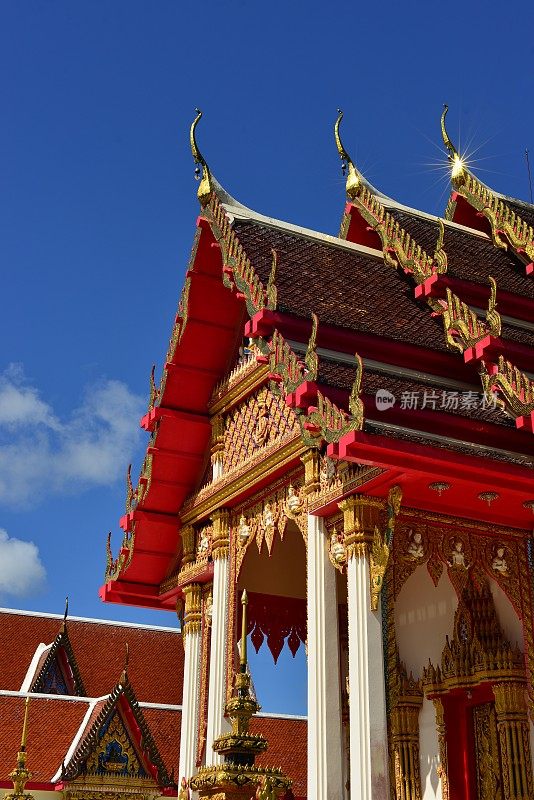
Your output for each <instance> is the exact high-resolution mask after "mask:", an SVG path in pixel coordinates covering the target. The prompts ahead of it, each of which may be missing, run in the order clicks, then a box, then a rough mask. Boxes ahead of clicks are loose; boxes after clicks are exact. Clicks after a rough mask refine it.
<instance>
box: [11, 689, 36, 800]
mask: <svg viewBox="0 0 534 800" xmlns="http://www.w3.org/2000/svg"><path fill="white" fill-rule="evenodd" d="M29 706H30V698H29V697H27V698H26V700H25V701H24V722H23V724H22V737H21V742H20V749H19V752H18V754H17V765H16V767H15V769H14V770H13V771H12V772H10V773H9V779H10V780H12V781H13V791H12V792H6V794H5V795H4V800H34V798H33V795H31V794H29V793H28V792H25V791H24V789H25V787H26V784H27V782H28V781H29V780H30V778H31V776H32V774H31V772H30V771H29V770H28V769H27V767H26V755H27V753H26V739H27V735H28V710H29Z"/></svg>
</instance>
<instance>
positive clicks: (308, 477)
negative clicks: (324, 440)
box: [300, 447, 321, 495]
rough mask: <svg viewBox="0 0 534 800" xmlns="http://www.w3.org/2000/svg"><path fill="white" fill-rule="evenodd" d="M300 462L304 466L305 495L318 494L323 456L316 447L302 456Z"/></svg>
mask: <svg viewBox="0 0 534 800" xmlns="http://www.w3.org/2000/svg"><path fill="white" fill-rule="evenodd" d="M300 460H301V461H302V463H303V465H304V487H303V492H304V494H305V495H308V494H313V492H317V491H318V490H319V487H320V485H321V481H320V478H319V475H320V470H321V455H320V453H319V450H318V449H317V448H316V447H310V448H309V449H308V450H306V452H305V453H303V455H301V457H300Z"/></svg>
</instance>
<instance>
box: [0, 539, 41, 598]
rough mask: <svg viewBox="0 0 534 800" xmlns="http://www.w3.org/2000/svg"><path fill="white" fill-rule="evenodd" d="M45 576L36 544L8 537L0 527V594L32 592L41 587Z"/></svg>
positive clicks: (22, 594)
mask: <svg viewBox="0 0 534 800" xmlns="http://www.w3.org/2000/svg"><path fill="white" fill-rule="evenodd" d="M45 577H46V572H45V568H44V567H43V565H42V563H41V559H40V558H39V550H38V548H37V545H35V544H34V543H33V542H24V541H23V540H22V539H15V538H14V537H11V538H10V537H9V536H8V534H7V531H5V530H3V529H2V528H0V594H12V595H15V596H16V597H23V596H25V595H28V594H34V593H35V592H36V591H39V589H41V588H42V586H43V584H44V581H45Z"/></svg>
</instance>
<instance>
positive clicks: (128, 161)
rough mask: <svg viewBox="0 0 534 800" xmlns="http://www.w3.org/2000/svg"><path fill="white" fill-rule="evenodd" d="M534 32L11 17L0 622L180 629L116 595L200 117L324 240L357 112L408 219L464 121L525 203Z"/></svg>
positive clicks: (489, 172)
mask: <svg viewBox="0 0 534 800" xmlns="http://www.w3.org/2000/svg"><path fill="white" fill-rule="evenodd" d="M533 16H534V15H533V11H532V4H531V3H530V2H529V3H527V2H522V1H521V0H520V1H519V2H516V3H514V6H513V11H510V12H507V11H506V9H505V8H504V7H503V6H502V5H501V6H499V7H497V4H496V3H488V2H484V3H483V2H465V3H462V4H457V3H454V2H452V3H448V4H445V5H444V4H441V3H440V4H438V3H426V4H423V3H420V2H412V1H410V0H408V2H403V3H392V2H387V1H386V2H384V3H381V4H376V3H338V4H335V5H330V4H326V3H323V2H319V1H318V0H311V2H308V3H303V2H299V1H298V0H294V1H293V2H290V3H288V2H280V0H273V1H272V2H270V3H268V4H266V3H261V4H260V3H255V2H251V0H249V2H245V1H244V0H242V1H238V0H230V1H229V2H214V1H213V0H205V2H203V3H198V2H197V3H190V2H185V1H181V2H178V0H174V1H172V2H171V1H170V0H158V2H157V3H148V2H139V1H138V0H128V2H125V1H123V0H114V2H113V3H109V2H105V1H104V0H94V2H85V3H83V2H76V3H73V2H71V1H70V0H69V2H67V1H66V0H49V1H48V2H42V0H38V1H35V0H25V1H24V2H18V3H15V2H4V3H2V4H1V5H0V98H1V108H2V125H1V127H0V154H1V155H0V158H1V170H0V185H1V192H0V243H1V244H0V248H1V250H0V252H1V258H2V265H3V275H4V278H3V290H4V291H3V292H2V299H1V314H0V328H1V342H2V348H1V351H0V355H1V358H0V602H1V604H2V605H5V606H16V607H22V608H28V609H32V610H44V611H51V612H60V611H61V610H62V607H63V602H64V596H65V594H67V593H68V594H69V595H70V598H71V600H70V603H71V605H70V607H71V612H72V613H73V614H75V615H79V616H105V617H108V618H115V619H123V620H137V621H146V622H153V623H156V624H157V623H160V624H171V620H170V618H169V617H168V616H167V615H161V614H154V613H150V612H144V611H141V610H136V609H125V608H122V607H118V606H105V607H104V606H102V605H101V604H100V602H99V600H98V597H97V589H98V586H99V585H100V583H101V578H102V574H103V569H104V561H105V537H106V533H107V531H108V530H110V529H111V530H112V531H113V532H114V539H115V542H116V543H117V542H118V540H119V538H120V532H119V529H118V518H119V516H120V515H121V514H122V512H123V509H124V473H125V469H126V465H127V463H128V462H129V461H133V462H134V470H133V474H134V475H135V474H136V472H137V465H138V464H139V461H140V459H141V457H142V453H143V450H144V445H145V443H146V440H145V438H144V434H143V433H142V432H141V431H140V430H139V429H138V426H137V422H138V418H139V416H140V415H141V413H143V411H144V410H145V408H146V402H147V396H148V377H149V372H150V367H151V365H152V363H153V362H156V363H157V364H158V365H160V364H161V361H162V359H163V357H164V354H165V351H166V344H167V341H168V337H169V333H170V330H171V323H172V319H173V315H174V313H175V310H176V305H177V301H178V297H179V291H180V287H181V284H182V280H183V274H184V269H185V266H186V264H187V260H188V256H189V252H190V248H191V243H192V239H193V234H194V225H195V219H196V214H197V212H198V205H197V201H196V196H195V191H196V184H195V182H194V180H193V164H192V160H191V156H190V152H189V146H188V129H189V125H190V123H191V120H192V118H193V112H194V108H195V106H197V105H198V106H200V107H201V108H202V109H203V111H204V114H205V116H204V119H203V120H202V123H201V127H200V129H199V141H200V144H201V148H202V150H203V152H204V155H205V156H206V158H207V160H208V162H209V163H210V166H211V168H212V170H213V172H214V173H215V174H216V176H217V177H218V179H219V180H220V181H221V182H222V183H223V185H224V186H225V187H226V188H227V189H228V191H230V193H231V194H233V195H234V196H235V197H237V198H238V199H239V200H240V201H241V202H243V203H244V204H246V205H249V206H251V207H253V208H255V209H256V210H258V211H261V212H264V213H267V214H269V215H271V216H275V217H279V218H282V219H287V220H289V221H291V222H294V223H297V224H301V225H305V226H307V227H311V228H315V229H317V230H322V231H326V232H329V233H335V232H336V231H337V229H338V226H339V222H340V219H341V214H342V210H343V202H344V191H343V179H342V177H341V173H340V168H339V159H338V157H337V153H336V151H335V148H334V144H333V137H332V125H333V122H334V119H335V116H336V108H337V107H338V106H340V105H341V106H342V107H343V108H344V110H345V120H344V128H343V137H344V141H345V145H346V147H347V149H348V150H349V152H350V153H351V155H352V157H353V159H354V160H355V161H357V163H358V164H359V166H360V168H361V169H362V170H363V171H364V172H365V174H366V175H367V177H368V178H369V179H370V180H371V181H372V183H374V184H375V185H376V186H377V187H379V188H380V189H381V190H382V191H384V192H385V193H387V194H389V195H390V196H393V197H395V198H396V199H398V200H399V201H401V202H405V203H407V204H410V205H415V206H418V207H419V208H422V209H423V210H425V211H429V212H431V213H434V214H439V213H440V212H442V211H443V208H444V204H445V197H446V186H447V182H446V179H445V172H444V170H443V165H444V163H445V158H444V155H443V149H442V147H441V143H440V135H439V115H440V112H441V107H442V104H443V102H445V101H446V102H448V104H449V106H450V109H451V110H450V114H449V129H450V132H451V135H452V136H453V138H454V139H455V140H456V141H457V142H458V140H460V143H461V146H464V145H465V144H468V145H469V147H470V149H476V148H478V152H477V154H476V157H477V158H478V159H479V161H478V162H476V163H475V165H474V166H475V170H477V169H478V174H479V176H480V178H481V179H482V180H484V181H485V182H487V183H489V184H491V185H493V186H494V187H495V188H497V189H499V190H501V191H503V192H505V193H508V194H512V195H515V196H519V197H522V198H524V199H528V182H527V172H526V166H525V160H524V151H525V148H530V149H531V162H533V163H534V137H533V134H532V131H533V130H534V124H533V123H534V111H533V108H532V97H533V94H534V93H533V89H534V86H533V84H534V80H533V78H534V72H533V66H532V65H533V63H534V44H533V41H532V37H531V36H529V34H530V32H531V31H532V23H533ZM439 165H441V168H440V166H439ZM30 543H33V546H32V545H31V544H30ZM299 659H300V660H299V665H297V667H296V668H295V669H294V670H293V676H294V678H295V680H297V679H298V676H299V675H301V671H302V657H301V656H299ZM258 671H259V673H260V679H259V683H261V675H265V676H267V674H268V670H267V668H266V666H265V659H262V661H261V664H258ZM264 682H265V686H266V689H265V695H264V696H263V698H262V696H261V690H260V700H261V699H263V700H264V705H265V706H266V707H268V708H269V707H273V704H274V705H276V702H277V701H276V700H275V698H274V696H273V695H271V694H269V691H268V689H267V684H268V683H269V681H268V680H267V678H266V679H265V681H264ZM300 688H301V690H302V686H301V687H300ZM303 696H304V695H303V691H301V692H300V694H299V693H298V692H296V693H295V694H294V699H293V700H292V701H291V702H292V705H291V703H289V701H287V702H286V710H292V711H295V712H296V711H299V710H300V711H302V710H303ZM288 703H289V705H291V708H290V707H289V705H288Z"/></svg>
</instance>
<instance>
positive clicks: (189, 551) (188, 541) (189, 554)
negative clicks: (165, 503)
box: [180, 525, 195, 569]
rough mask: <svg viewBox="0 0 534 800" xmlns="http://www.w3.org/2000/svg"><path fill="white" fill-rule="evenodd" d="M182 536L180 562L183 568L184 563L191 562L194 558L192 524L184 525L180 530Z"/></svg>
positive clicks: (193, 531) (193, 530)
mask: <svg viewBox="0 0 534 800" xmlns="http://www.w3.org/2000/svg"><path fill="white" fill-rule="evenodd" d="M180 535H181V537H182V563H181V565H180V568H181V569H183V568H184V567H185V566H186V564H191V563H192V562H193V561H194V560H195V529H194V528H193V526H192V525H184V527H183V528H182V529H181V530H180Z"/></svg>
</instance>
